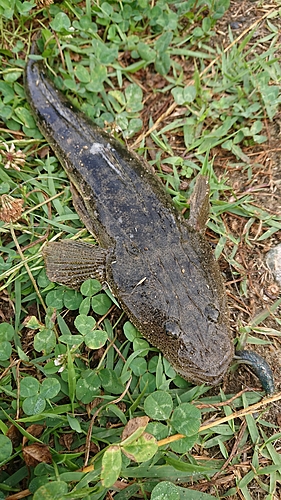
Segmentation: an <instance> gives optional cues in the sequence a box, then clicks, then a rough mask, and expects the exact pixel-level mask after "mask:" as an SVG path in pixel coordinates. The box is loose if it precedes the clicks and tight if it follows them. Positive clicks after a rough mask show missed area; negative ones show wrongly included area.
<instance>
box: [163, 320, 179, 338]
mask: <svg viewBox="0 0 281 500" xmlns="http://www.w3.org/2000/svg"><path fill="white" fill-rule="evenodd" d="M164 328H165V331H166V334H167V335H168V337H171V338H173V339H177V338H179V336H180V334H181V330H180V327H179V325H178V324H177V323H176V322H175V321H171V320H169V321H166V323H165V325H164Z"/></svg>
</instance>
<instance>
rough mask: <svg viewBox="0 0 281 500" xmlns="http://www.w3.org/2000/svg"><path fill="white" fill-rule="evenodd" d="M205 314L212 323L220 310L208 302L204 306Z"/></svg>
mask: <svg viewBox="0 0 281 500" xmlns="http://www.w3.org/2000/svg"><path fill="white" fill-rule="evenodd" d="M205 316H206V317H207V319H208V320H210V321H213V322H214V323H217V321H218V319H219V316H220V312H219V310H218V308H217V307H215V306H214V305H213V304H208V305H207V306H206V307H205Z"/></svg>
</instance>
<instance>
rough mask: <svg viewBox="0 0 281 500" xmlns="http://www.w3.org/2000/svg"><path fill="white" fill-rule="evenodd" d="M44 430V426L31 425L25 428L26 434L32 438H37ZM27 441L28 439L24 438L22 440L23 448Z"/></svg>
mask: <svg viewBox="0 0 281 500" xmlns="http://www.w3.org/2000/svg"><path fill="white" fill-rule="evenodd" d="M44 429H45V426H44V425H39V424H32V425H30V426H29V427H27V429H26V432H28V433H29V434H31V435H32V436H34V437H36V438H39V437H40V436H41V434H42V432H43V430H44ZM27 441H28V438H27V437H25V436H24V437H23V440H22V445H23V446H25V445H26V443H27Z"/></svg>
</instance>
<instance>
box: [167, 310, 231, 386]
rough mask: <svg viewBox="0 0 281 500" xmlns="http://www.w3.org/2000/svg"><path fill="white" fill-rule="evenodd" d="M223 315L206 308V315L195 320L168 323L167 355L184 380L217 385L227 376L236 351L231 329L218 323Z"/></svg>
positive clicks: (181, 319)
mask: <svg viewBox="0 0 281 500" xmlns="http://www.w3.org/2000/svg"><path fill="white" fill-rule="evenodd" d="M204 313H205V314H204ZM210 313H211V314H213V317H212V319H211V318H210ZM220 315H221V313H220V312H219V311H218V310H217V309H216V308H215V307H213V309H212V306H211V305H207V306H206V311H204V312H203V314H202V313H201V314H196V317H195V316H194V315H189V317H188V318H187V319H185V318H183V317H181V318H178V319H177V320H175V319H171V318H170V319H169V320H167V321H166V323H165V325H164V328H165V333H164V335H165V339H166V346H165V355H166V357H167V358H168V359H169V361H170V362H171V364H172V366H173V367H174V368H175V370H176V371H177V372H178V373H179V375H181V376H182V377H183V378H184V379H186V380H189V381H192V382H193V383H196V384H203V383H206V384H207V385H217V384H219V383H220V382H221V380H222V379H223V377H224V376H225V374H226V372H227V370H228V367H229V365H230V363H231V361H232V359H233V354H234V349H233V343H232V340H231V338H230V335H229V329H228V325H227V323H225V322H222V321H220V320H219V319H220Z"/></svg>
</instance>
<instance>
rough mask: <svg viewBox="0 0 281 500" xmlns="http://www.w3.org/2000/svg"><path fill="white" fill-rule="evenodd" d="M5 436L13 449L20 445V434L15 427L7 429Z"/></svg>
mask: <svg viewBox="0 0 281 500" xmlns="http://www.w3.org/2000/svg"><path fill="white" fill-rule="evenodd" d="M6 436H7V437H8V438H9V439H10V440H11V441H12V444H13V447H14V448H16V447H17V446H19V445H20V443H21V433H20V431H19V429H18V428H17V427H16V426H15V425H11V427H9V429H8V432H7V434H6Z"/></svg>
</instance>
